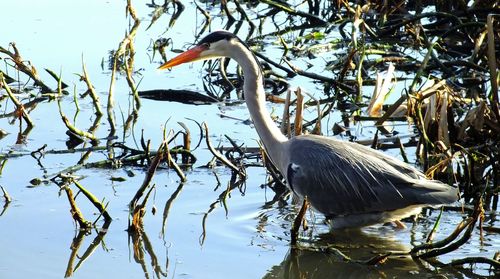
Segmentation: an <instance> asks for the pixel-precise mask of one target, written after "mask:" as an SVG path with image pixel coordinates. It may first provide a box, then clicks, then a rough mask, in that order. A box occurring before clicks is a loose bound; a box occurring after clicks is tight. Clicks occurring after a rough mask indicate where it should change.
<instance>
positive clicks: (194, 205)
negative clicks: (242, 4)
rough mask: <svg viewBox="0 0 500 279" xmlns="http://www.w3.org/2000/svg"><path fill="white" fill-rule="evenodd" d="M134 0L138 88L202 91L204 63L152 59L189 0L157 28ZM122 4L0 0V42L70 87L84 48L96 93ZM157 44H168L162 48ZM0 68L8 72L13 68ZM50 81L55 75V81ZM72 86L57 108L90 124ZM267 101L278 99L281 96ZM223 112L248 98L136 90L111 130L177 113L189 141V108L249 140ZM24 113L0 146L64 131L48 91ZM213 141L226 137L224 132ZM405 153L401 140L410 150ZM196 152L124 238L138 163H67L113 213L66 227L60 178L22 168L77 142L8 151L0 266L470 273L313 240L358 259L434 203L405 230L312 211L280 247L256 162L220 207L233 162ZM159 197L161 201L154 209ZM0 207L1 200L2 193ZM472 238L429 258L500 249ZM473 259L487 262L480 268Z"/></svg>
mask: <svg viewBox="0 0 500 279" xmlns="http://www.w3.org/2000/svg"><path fill="white" fill-rule="evenodd" d="M133 4H134V8H135V9H136V10H137V12H138V16H139V17H140V19H141V20H142V23H141V26H140V27H139V31H138V32H137V36H136V39H135V50H136V57H135V69H136V70H137V71H138V72H137V74H136V76H135V79H136V82H138V81H139V80H140V85H139V89H140V90H148V89H162V88H171V89H191V90H196V91H199V92H202V81H201V78H202V74H203V71H204V70H203V65H202V63H197V64H193V65H185V66H182V67H179V68H177V69H175V70H174V71H172V72H158V71H157V70H156V68H157V67H158V65H159V63H160V62H161V61H160V57H159V55H158V54H157V55H156V56H155V57H154V59H153V58H152V57H153V51H152V42H153V41H155V40H156V39H158V38H160V37H170V38H172V39H173V41H174V46H173V47H174V48H175V49H184V48H185V47H186V44H187V43H190V42H192V41H193V38H194V34H195V31H196V30H198V29H197V28H199V27H198V26H199V25H201V23H202V22H203V20H204V19H203V17H202V16H200V15H199V13H197V12H196V9H195V6H194V4H193V3H191V2H186V3H184V4H185V5H186V9H185V11H184V12H183V13H182V14H181V16H180V18H179V19H178V21H177V23H176V24H175V25H174V26H173V27H172V28H168V20H169V18H170V16H169V13H168V14H165V15H164V16H163V17H162V18H160V20H159V21H158V22H157V23H155V24H154V25H152V26H151V27H150V28H149V29H147V30H146V27H147V26H148V25H149V23H150V18H151V16H150V13H151V12H152V9H151V8H149V7H148V6H146V5H145V3H143V2H140V1H134V3H133ZM125 6H126V1H107V2H105V1H96V0H93V1H60V0H52V1H3V3H2V4H1V7H0V9H1V10H0V13H1V14H2V16H1V17H0V26H2V29H1V30H0V45H1V46H3V47H7V45H8V43H9V42H15V43H16V45H17V47H18V48H19V50H20V52H21V55H22V56H23V57H24V59H27V60H30V61H31V62H32V64H33V65H35V66H36V67H37V69H38V72H39V73H40V75H41V76H42V79H43V80H45V81H53V79H52V78H51V77H50V76H49V75H48V74H47V73H45V71H43V68H49V69H51V70H53V71H54V72H56V73H61V75H62V79H63V81H65V82H66V83H68V84H69V85H70V87H69V90H68V91H70V92H71V93H72V91H73V85H76V91H77V93H78V94H81V93H83V92H84V91H85V90H86V87H85V85H84V84H83V83H82V82H80V81H79V79H78V77H77V76H75V75H74V73H81V72H82V70H81V63H82V56H83V59H84V61H85V63H86V66H87V69H88V71H89V75H90V79H91V81H92V82H93V84H94V86H95V88H96V90H97V92H98V93H99V95H100V97H101V100H102V102H103V103H105V100H106V98H107V92H108V89H109V83H110V71H109V69H108V68H107V59H108V52H109V51H110V50H114V49H116V48H117V47H118V44H119V42H120V41H121V40H122V39H123V36H124V33H125V31H126V30H128V28H129V25H130V19H129V18H127V17H125ZM221 24H223V20H222V19H221V18H220V17H214V18H213V23H212V26H211V28H212V29H219V28H222V25H221ZM266 28H272V26H267V27H266ZM273 48H274V47H273V46H272V45H271V46H269V49H266V53H267V54H269V55H272V54H273V51H274V50H273ZM167 55H170V56H171V55H173V54H172V53H171V52H167ZM103 61H104V63H103ZM0 63H2V64H3V61H0ZM298 63H300V62H298ZM102 64H104V67H102ZM319 68H321V66H319ZM2 69H3V65H2ZM9 74H10V75H12V76H16V73H14V72H9ZM291 83H292V84H294V85H300V86H302V87H304V88H305V90H306V91H309V92H314V91H315V90H317V89H318V88H316V85H315V84H313V83H310V82H304V81H303V80H301V79H300V78H296V79H293V80H291ZM50 84H51V85H52V86H54V88H55V87H56V82H55V81H53V82H51V83H50ZM15 87H16V86H13V88H15ZM30 93H31V92H26V94H24V95H23V96H24V97H25V98H26V99H25V100H24V101H27V100H28V99H29V98H30V97H29V94H30ZM129 93H130V90H129V87H128V86H127V83H126V81H125V77H124V76H122V75H119V76H118V77H117V81H116V84H115V98H116V100H115V101H116V104H115V113H116V115H117V125H118V127H121V125H123V121H124V120H122V119H125V118H126V116H127V113H128V112H129V110H130V103H131V100H132V98H131V97H130V95H129ZM71 95H72V94H70V95H69V96H66V97H64V98H63V99H62V109H63V111H64V113H65V114H66V115H67V116H68V117H69V118H70V119H71V120H72V121H73V122H75V123H76V125H77V126H79V127H89V126H90V125H91V124H92V122H93V120H94V119H95V116H94V114H93V111H92V105H91V102H90V99H89V98H88V97H87V98H85V99H82V100H79V106H80V112H79V113H78V114H76V107H75V104H74V102H73V96H71ZM233 98H236V96H234V97H233ZM274 107H275V108H276V109H277V111H280V105H275V106H274ZM0 108H1V110H2V112H3V113H8V112H11V111H12V110H13V106H12V103H10V102H8V101H5V100H4V101H2V102H1V103H0ZM270 108H271V105H270ZM221 112H222V113H225V114H227V115H230V116H233V117H236V118H240V119H244V120H246V119H248V118H249V115H248V112H247V111H246V108H245V105H237V106H224V105H222V104H219V105H207V106H191V105H184V104H179V103H168V102H157V101H151V100H142V106H141V108H140V110H139V118H138V121H137V123H135V125H134V126H133V128H132V131H131V132H128V133H126V134H125V135H121V134H120V132H118V133H117V134H119V135H120V137H119V139H118V140H119V141H124V142H125V144H127V145H128V146H132V147H135V146H136V145H137V144H138V142H139V140H140V137H141V132H142V131H144V138H146V139H151V146H152V149H156V148H157V146H158V145H159V144H160V142H161V140H162V133H163V130H162V126H163V125H164V124H165V123H167V128H168V129H175V130H180V126H178V124H177V122H178V121H182V122H184V123H185V124H186V125H187V126H188V127H189V128H190V129H191V131H193V138H194V140H193V141H197V139H198V135H197V132H195V131H198V127H197V125H196V124H194V122H192V121H189V120H186V118H191V119H195V120H197V121H200V122H201V121H205V122H207V123H208V125H209V127H210V134H211V140H212V142H217V141H218V140H219V139H222V138H223V137H222V136H223V135H224V134H227V135H229V136H230V137H231V138H233V139H235V140H237V141H238V143H240V144H246V145H248V146H252V147H255V146H256V142H255V140H256V138H257V135H256V133H255V131H254V130H253V129H252V128H251V127H250V126H248V125H246V124H244V123H243V122H241V121H237V120H234V119H228V118H220V117H219V116H218V114H219V113H221ZM311 113H313V112H311ZM30 115H31V117H32V118H33V120H34V122H35V125H36V126H35V128H34V129H33V130H31V131H30V132H29V133H28V135H27V136H26V137H25V138H24V139H22V140H21V141H19V139H18V132H19V121H13V119H12V117H2V118H1V119H0V128H2V129H3V130H5V131H7V132H9V133H10V134H8V135H7V136H6V137H4V138H3V139H1V140H0V152H1V153H8V152H10V151H14V152H26V153H27V154H29V152H32V151H35V150H37V149H39V148H40V147H42V146H43V145H44V144H47V147H46V150H65V149H66V144H65V141H66V140H67V139H68V136H67V135H66V134H65V131H66V127H65V126H64V123H63V122H62V121H61V120H60V116H59V112H58V107H57V102H56V101H44V102H42V103H40V104H39V105H38V106H37V107H36V108H35V109H33V110H32V111H30ZM122 115H123V117H122ZM335 116H338V114H337V113H335V114H333V116H332V118H333V117H335ZM167 121H168V122H167ZM331 121H332V122H331V123H333V121H337V120H335V119H332V120H331ZM22 129H24V127H22ZM108 129H109V125H108V123H107V121H106V120H105V118H103V119H102V120H101V125H100V127H99V130H98V132H97V135H98V136H99V137H101V138H105V137H106V136H107V134H108ZM358 129H359V131H360V132H359V133H360V135H361V136H362V135H363V134H365V136H366V138H371V136H372V134H373V131H371V130H370V128H363V129H361V127H358ZM398 129H401V130H402V131H403V132H404V133H410V131H411V127H407V126H403V127H400V128H398ZM120 130H122V129H121V128H119V129H118V131H120ZM325 133H329V132H328V131H325ZM222 143H223V144H224V145H226V146H227V145H228V142H227V141H226V140H225V139H224V140H222ZM87 145H88V144H87ZM101 145H102V144H101ZM80 147H81V146H80ZM408 152H409V153H411V149H410V150H409V151H408ZM194 154H195V155H196V156H197V158H198V163H197V164H196V165H195V167H194V168H193V169H191V170H188V171H187V172H186V175H187V177H188V181H187V182H186V183H184V184H181V183H180V182H179V178H178V177H177V176H176V174H175V173H174V172H173V171H172V170H165V169H163V170H159V171H158V172H157V173H156V176H155V178H154V180H153V181H154V183H156V189H155V190H154V192H153V194H152V197H151V199H150V201H149V204H148V207H147V213H146V217H145V233H144V236H143V239H142V241H140V242H136V243H135V244H136V245H135V246H134V243H133V241H131V239H129V236H128V233H127V232H126V231H125V230H126V228H127V226H128V216H129V213H128V203H129V202H130V200H131V199H132V197H133V196H134V194H135V193H136V191H137V188H138V187H139V186H140V185H141V183H142V181H143V179H144V175H145V169H142V168H134V167H125V168H120V169H116V170H113V169H95V168H93V169H82V170H80V171H78V172H77V173H76V174H77V175H79V176H83V177H85V178H84V179H83V180H81V183H82V184H83V185H84V186H85V187H87V189H89V190H90V191H91V192H92V193H93V194H94V195H95V196H96V197H98V199H104V200H105V201H106V202H109V206H108V211H109V213H110V214H111V216H112V217H113V222H112V223H111V225H110V227H109V228H108V230H107V233H106V234H103V233H102V230H100V229H97V230H94V231H92V232H91V233H89V234H81V233H79V231H78V230H76V229H75V224H74V223H73V221H72V218H71V215H70V212H69V209H70V208H69V204H68V200H67V198H66V196H65V194H64V193H62V192H60V190H59V187H57V186H56V185H54V184H52V183H49V184H42V185H39V186H32V185H31V184H30V180H32V179H33V178H42V177H43V176H44V175H47V176H48V177H51V174H55V173H57V172H59V171H61V170H63V169H65V168H67V167H70V166H72V165H75V164H76V163H77V162H78V160H79V159H80V158H81V155H82V153H78V152H76V153H70V154H46V155H45V156H44V157H42V158H41V159H40V161H39V162H37V161H36V160H35V159H34V158H33V157H32V156H30V155H26V156H22V157H16V158H10V159H8V160H7V162H6V163H5V165H4V167H3V170H2V173H1V176H0V185H2V186H4V187H5V188H6V189H7V190H8V192H9V194H10V195H11V196H12V198H13V201H12V203H10V204H9V205H8V206H7V207H5V208H4V211H2V213H1V216H0V247H1V248H0V278H61V277H64V276H65V275H66V276H72V277H73V278H118V277H119V278H142V277H145V278H157V277H159V278H164V277H165V278H330V277H331V278H345V277H350V278H357V277H359V278H367V277H369V278H380V277H398V276H400V277H410V276H413V277H415V278H417V277H422V276H425V277H431V276H439V275H445V276H449V277H467V275H466V274H467V273H459V272H458V271H456V270H452V269H443V270H440V271H439V272H437V271H435V270H434V268H432V267H431V266H429V265H426V264H425V263H422V262H415V261H413V260H411V259H410V258H408V257H407V256H401V257H398V256H394V257H391V258H390V259H389V260H388V261H387V262H386V263H385V264H382V265H380V266H375V267H373V266H365V265H361V264H355V263H347V262H345V261H342V260H341V259H339V257H338V256H336V255H335V254H333V253H328V252H325V251H315V250H314V249H312V248H318V247H324V246H327V245H333V247H335V248H338V249H339V250H341V251H342V252H344V253H345V254H347V255H348V256H350V257H352V258H353V259H360V260H366V259H369V258H371V257H373V256H374V255H375V254H376V253H387V252H396V253H397V252H405V251H408V250H409V249H411V247H412V243H420V242H422V240H423V239H425V237H426V235H427V234H428V232H429V231H430V230H431V228H432V226H433V224H434V221H435V220H436V218H437V215H438V211H430V212H429V213H428V217H426V218H422V219H420V220H419V221H418V222H417V223H416V224H414V225H413V227H412V224H411V223H407V225H408V227H409V228H408V229H404V230H394V229H393V228H392V227H390V226H387V227H386V226H376V227H370V228H366V229H364V230H363V231H356V232H339V233H336V234H333V235H332V234H329V233H328V228H327V226H326V225H324V224H323V223H322V220H321V217H320V216H316V217H315V218H314V219H313V220H315V221H314V222H313V224H312V226H311V229H310V230H309V231H307V232H306V233H305V234H304V235H303V236H302V239H301V241H302V243H303V245H304V246H307V247H310V248H311V249H304V250H299V251H291V250H290V246H289V239H290V236H289V230H290V227H291V220H292V219H293V216H294V212H295V206H294V205H290V204H288V205H279V204H273V205H271V206H266V202H268V201H270V200H272V198H273V196H274V193H273V192H272V191H271V190H270V189H263V188H262V187H260V186H261V185H262V184H264V183H265V181H266V173H265V170H264V169H263V168H260V167H250V168H248V170H247V172H248V179H247V181H246V182H245V185H244V187H243V188H242V189H241V190H239V189H235V190H233V191H232V192H231V193H230V195H229V196H228V198H227V200H226V206H227V211H226V210H225V208H224V204H223V203H222V202H217V201H218V199H219V195H220V194H221V193H222V192H223V191H224V190H225V189H226V188H227V185H228V183H229V182H230V178H231V173H230V170H229V169H228V168H225V167H217V168H215V169H213V170H212V169H206V168H200V166H202V165H204V164H206V163H207V162H208V161H210V159H211V155H210V153H209V152H208V151H207V149H206V145H205V144H204V143H202V144H201V146H200V148H198V149H197V150H196V151H194ZM391 154H393V155H395V156H399V154H398V151H391ZM105 158H106V153H105V152H104V151H102V152H94V153H92V155H91V157H90V158H89V160H88V162H93V161H99V160H103V159H105ZM126 171H128V172H126ZM132 174H133V175H132ZM111 177H123V178H125V181H123V182H117V181H112V180H110V178H111ZM172 197H175V198H172ZM77 203H78V205H79V206H80V209H81V210H82V212H83V214H84V215H85V216H86V218H87V219H89V220H94V219H95V218H97V215H96V213H95V212H96V210H95V208H94V207H93V206H92V205H91V204H90V203H89V202H88V201H87V200H86V199H85V198H83V197H78V198H77ZM166 204H168V205H169V211H168V218H167V219H166V220H164V219H163V217H162V216H163V212H164V208H165V206H166ZM212 204H213V206H212V207H213V208H211V205H212ZM153 205H154V207H155V208H156V209H157V212H156V214H155V215H153V214H152V213H151V210H152V206H153ZM1 206H3V202H0V207H1ZM207 212H209V214H208V215H206V213H207ZM489 216H490V218H493V219H490V220H488V221H489V222H491V223H494V222H498V221H497V220H496V217H494V216H495V215H494V214H492V215H489ZM491 216H493V217H491ZM204 217H206V219H205V218H204ZM461 219H462V214H461V213H458V212H445V215H444V216H443V219H442V220H441V226H440V229H439V231H438V233H437V235H436V239H441V238H443V237H445V236H447V235H449V234H450V233H451V232H452V231H453V230H454V228H455V225H456V224H457V223H458V222H459V221H460V220H461ZM204 220H205V229H206V230H205V235H203V234H204V230H203V226H202V222H203V221H204ZM97 225H98V226H97V227H98V228H100V227H101V226H102V222H101V221H98V223H97ZM202 239H204V242H203V244H201V242H202ZM469 242H470V243H468V244H466V245H464V246H462V247H461V248H460V249H459V250H458V251H456V252H453V253H450V254H447V255H446V256H444V257H441V258H440V260H441V261H443V262H449V261H450V260H451V259H453V258H454V257H463V256H464V255H467V256H485V257H489V258H491V257H492V255H493V254H494V253H495V252H496V251H498V250H499V249H500V248H499V247H500V240H499V239H498V237H497V235H495V234H488V233H485V243H487V244H486V245H481V244H480V243H479V240H478V235H477V231H476V233H475V234H474V235H473V237H472V238H471V240H470V241H469ZM75 254H76V255H77V256H76V257H74V255H75ZM476 272H478V273H480V274H485V275H486V274H488V271H487V270H481V267H478V268H477V270H476ZM438 274H439V275H438Z"/></svg>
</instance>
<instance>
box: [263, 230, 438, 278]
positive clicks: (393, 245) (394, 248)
mask: <svg viewBox="0 0 500 279" xmlns="http://www.w3.org/2000/svg"><path fill="white" fill-rule="evenodd" d="M369 230H376V231H377V232H376V233H375V232H373V233H371V232H370V231H369ZM396 234H397V232H394V230H392V229H389V228H388V229H387V230H385V228H384V227H378V226H377V227H372V228H368V229H365V230H339V231H336V232H335V234H331V233H325V234H321V235H319V236H318V239H316V240H314V241H313V243H309V246H307V247H303V248H290V250H289V251H288V253H287V255H286V257H285V259H284V260H283V262H281V263H280V264H279V265H275V266H273V267H272V268H270V270H269V272H268V273H267V274H266V275H265V276H264V278H289V279H294V278H308V279H312V278H393V277H404V278H421V277H422V276H435V273H431V271H430V270H427V269H426V268H424V267H423V266H421V265H420V264H419V262H416V261H414V260H413V259H412V258H411V257H410V256H408V255H403V254H405V253H407V252H408V251H409V250H410V248H411V247H409V246H407V245H404V244H402V242H400V241H399V240H397V239H396V236H397V235H396ZM318 247H322V248H318ZM337 249H338V250H339V251H341V252H342V253H344V254H345V255H349V257H351V258H352V259H353V260H352V261H348V260H346V259H345V258H344V257H342V256H340V255H339V254H338V253H334V252H333V251H335V250H337ZM385 253H392V255H391V256H389V258H388V260H387V261H386V262H384V263H383V264H379V265H367V264H362V263H359V262H361V261H365V260H369V259H370V258H372V257H374V256H375V255H377V254H385ZM354 259H355V260H354ZM357 260H359V261H357Z"/></svg>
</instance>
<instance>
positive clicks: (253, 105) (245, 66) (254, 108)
mask: <svg viewBox="0 0 500 279" xmlns="http://www.w3.org/2000/svg"><path fill="white" fill-rule="evenodd" d="M230 57H231V58H233V59H234V60H236V62H238V64H239V65H240V67H241V69H242V71H243V76H244V78H245V81H244V85H243V92H244V95H245V101H246V104H247V107H248V110H249V111H250V116H251V117H252V120H253V123H254V125H255V129H256V130H257V133H258V134H259V137H260V139H261V140H262V142H263V144H264V147H265V148H266V151H267V153H268V154H269V156H270V157H271V160H272V161H273V162H274V163H275V165H276V166H277V167H278V168H280V169H281V167H282V166H280V165H279V164H280V163H281V162H282V158H283V155H284V154H283V143H285V142H286V141H287V140H288V139H287V138H286V137H285V136H284V135H283V134H282V133H281V131H280V129H279V128H278V127H277V126H276V124H275V123H274V122H273V120H272V119H271V116H270V115H269V112H268V111H267V109H266V107H265V104H266V103H265V101H266V96H265V91H264V84H263V78H262V72H261V69H260V67H259V64H258V63H257V61H256V60H255V58H254V56H253V54H252V53H251V52H250V50H248V49H247V48H246V47H245V46H244V45H242V44H241V43H239V42H238V43H234V44H233V45H232V48H231V56H230Z"/></svg>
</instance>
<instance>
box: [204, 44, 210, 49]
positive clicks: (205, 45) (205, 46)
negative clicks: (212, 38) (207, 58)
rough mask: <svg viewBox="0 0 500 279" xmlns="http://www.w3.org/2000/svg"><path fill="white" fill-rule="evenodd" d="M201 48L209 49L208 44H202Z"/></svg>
mask: <svg viewBox="0 0 500 279" xmlns="http://www.w3.org/2000/svg"><path fill="white" fill-rule="evenodd" d="M202 46H203V47H204V48H205V49H209V48H210V44H209V43H203V44H202Z"/></svg>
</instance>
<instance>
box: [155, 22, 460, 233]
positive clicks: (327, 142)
mask: <svg viewBox="0 0 500 279" xmlns="http://www.w3.org/2000/svg"><path fill="white" fill-rule="evenodd" d="M218 57H229V58H231V59H234V60H235V61H236V62H237V63H238V64H239V65H240V67H241V69H242V71H243V76H244V84H243V92H244V97H245V101H246V104H247V107H248V110H249V112H250V115H251V118H252V120H253V123H254V126H255V129H256V130H257V133H258V135H259V137H260V139H261V141H262V143H263V145H264V148H265V150H266V152H267V154H268V155H269V157H270V159H271V161H272V162H273V163H274V164H275V165H276V167H277V168H278V169H279V171H280V172H281V173H282V175H283V176H284V177H285V179H286V182H287V185H288V187H289V188H290V190H291V191H292V192H293V193H294V194H295V195H297V196H298V197H299V198H304V197H306V196H307V198H308V201H309V202H310V204H311V206H312V207H313V208H314V209H316V210H317V211H319V212H321V213H322V214H324V215H325V216H326V218H328V219H330V220H331V225H332V227H333V228H348V227H363V226H368V225H373V224H378V223H385V222H390V221H399V220H400V219H402V218H405V217H408V216H411V215H414V214H417V213H419V212H420V210H421V208H422V207H423V206H427V205H431V206H433V205H434V206H436V205H441V204H448V203H452V202H454V201H456V200H457V199H458V193H457V189H456V188H454V187H451V186H449V185H447V184H444V183H442V182H439V181H436V180H429V179H427V178H426V177H425V175H424V174H423V173H422V172H420V171H419V170H417V169H416V168H414V167H412V166H410V165H408V164H405V163H403V162H402V161H399V160H397V159H396V158H394V157H391V156H388V155H386V154H384V153H382V152H379V151H377V150H374V149H372V148H369V147H365V146H362V145H360V144H357V143H352V142H346V141H341V140H337V139H334V138H329V137H324V136H318V135H302V136H296V137H293V138H291V139H288V138H287V137H285V135H283V134H282V133H281V131H280V129H279V128H278V127H277V126H276V124H275V123H274V122H273V120H272V119H271V117H270V115H269V113H268V111H267V109H266V108H265V92H264V85H263V77H262V71H261V68H260V64H259V62H258V61H257V59H256V58H255V56H254V54H253V53H252V52H251V51H250V49H249V48H248V47H247V45H246V44H245V43H244V42H243V41H242V40H240V39H239V38H238V37H237V36H235V35H234V34H232V33H230V32H227V31H216V32H213V33H211V34H209V35H207V36H206V37H205V38H203V39H202V40H201V41H199V43H198V44H196V46H194V47H193V48H191V49H189V50H187V51H185V52H183V53H181V54H179V55H178V56H176V57H174V58H173V59H171V60H170V61H167V62H166V63H165V64H163V65H162V66H160V67H159V69H168V68H171V67H174V66H176V65H179V64H182V63H187V62H192V61H197V60H207V59H212V58H218Z"/></svg>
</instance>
